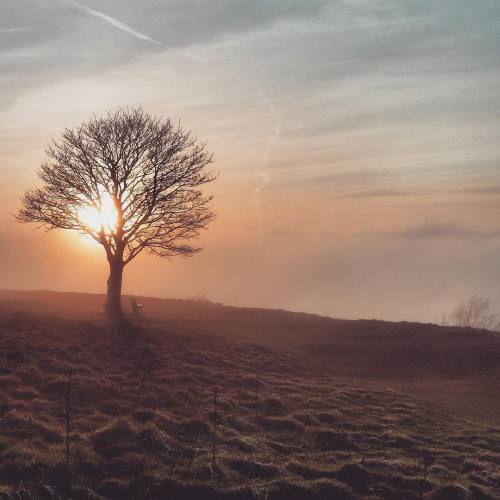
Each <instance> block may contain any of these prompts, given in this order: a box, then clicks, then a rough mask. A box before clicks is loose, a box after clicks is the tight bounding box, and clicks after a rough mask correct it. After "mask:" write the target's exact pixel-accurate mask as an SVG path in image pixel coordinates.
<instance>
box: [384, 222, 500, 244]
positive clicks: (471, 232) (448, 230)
mask: <svg viewBox="0 0 500 500" xmlns="http://www.w3.org/2000/svg"><path fill="white" fill-rule="evenodd" d="M386 234H390V235H392V236H395V237H398V238H406V239H424V240H427V239H437V238H457V239H463V238H474V239H492V238H499V237H500V230H497V231H484V230H480V229H476V228H473V227H466V226H460V225H457V224H447V223H433V222H428V223H424V224H420V225H418V226H415V227H411V228H409V229H404V230H402V231H395V232H392V233H386Z"/></svg>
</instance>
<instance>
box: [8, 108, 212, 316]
mask: <svg viewBox="0 0 500 500" xmlns="http://www.w3.org/2000/svg"><path fill="white" fill-rule="evenodd" d="M46 154H47V156H48V160H47V161H46V162H44V163H42V165H41V167H40V170H39V173H38V174H39V177H40V179H41V180H42V181H43V186H42V187H41V188H38V189H34V190H32V191H28V192H27V193H25V194H24V196H23V198H22V203H23V206H22V208H21V210H20V211H19V212H18V214H17V216H16V217H17V219H18V220H19V221H21V222H35V223H39V224H40V225H41V226H43V227H45V228H46V229H48V230H51V229H73V230H76V231H79V232H80V233H84V234H86V235H89V236H90V237H91V238H93V239H94V240H95V241H96V242H98V243H99V244H101V245H102V246H103V247H104V250H105V252H106V257H107V260H108V262H109V278H108V286H107V300H106V310H107V312H108V313H109V314H110V315H111V316H113V317H117V316H121V315H122V308H121V289H122V276H123V269H124V267H125V266H126V265H127V264H128V263H129V262H130V261H132V260H133V259H134V258H135V257H137V255H139V253H140V252H142V251H143V250H147V251H149V252H151V253H153V254H156V255H159V256H161V257H172V256H175V255H183V256H190V255H192V254H193V253H195V252H197V251H198V250H200V249H199V248H195V247H193V246H191V245H189V243H188V241H189V240H190V239H191V238H195V237H197V236H198V235H199V232H200V230H201V229H203V228H205V227H206V225H207V224H208V222H210V221H211V220H212V219H213V218H214V214H213V213H212V211H211V210H210V201H211V197H210V196H205V195H204V194H203V193H202V192H201V190H200V189H199V188H200V186H202V185H204V184H207V183H209V182H211V181H213V180H214V179H215V175H213V174H212V173H210V172H208V171H207V169H206V167H207V165H209V164H210V163H211V162H212V156H211V155H210V154H208V153H207V151H206V149H205V144H203V143H199V142H198V141H197V139H196V138H195V137H193V136H192V135H191V133H190V132H186V131H184V130H183V129H182V128H181V126H180V125H174V124H173V123H172V122H171V121H170V120H169V119H160V118H157V117H153V116H150V115H148V114H147V113H145V112H144V111H143V110H142V109H141V108H136V109H128V108H127V109H121V110H119V111H117V112H115V113H108V114H107V115H105V116H104V117H96V116H93V117H92V118H91V119H90V120H89V121H87V122H84V123H82V124H81V125H80V126H79V127H77V128H75V129H66V130H65V131H64V132H63V134H62V139H61V140H60V141H59V142H55V141H53V142H52V144H51V145H50V146H49V147H48V148H47V150H46Z"/></svg>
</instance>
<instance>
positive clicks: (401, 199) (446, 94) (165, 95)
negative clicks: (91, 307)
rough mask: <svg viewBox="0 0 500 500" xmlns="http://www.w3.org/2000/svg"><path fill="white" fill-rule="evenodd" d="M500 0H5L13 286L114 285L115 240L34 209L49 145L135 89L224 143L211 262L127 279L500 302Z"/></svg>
mask: <svg viewBox="0 0 500 500" xmlns="http://www.w3.org/2000/svg"><path fill="white" fill-rule="evenodd" d="M499 19H500V2H498V1H497V0H482V1H481V2H470V1H469V0H441V1H439V2H436V1H433V0H415V1H410V0H272V1H270V0H252V1H251V2H249V1H247V0H210V1H208V0H205V1H204V0H143V1H141V2H138V1H133V0H82V2H80V1H75V0H3V1H2V2H1V4H0V90H1V92H0V252H1V254H0V257H1V258H0V288H9V289H52V290H77V291H88V292H104V290H105V280H106V277H107V276H106V275H107V269H106V266H107V263H106V261H105V257H104V253H103V251H102V249H100V248H99V247H98V246H97V245H96V244H93V243H91V242H89V241H86V240H85V239H84V238H82V237H81V236H79V235H75V234H70V233H67V232H63V231H59V232H57V231H54V232H48V233H46V232H44V231H40V230H36V228H35V227H33V226H29V225H20V224H18V223H17V222H16V221H15V220H14V218H13V216H12V214H13V213H15V212H16V210H17V209H18V208H19V207H20V202H19V198H20V196H21V195H22V193H23V192H24V191H25V190H26V189H28V188H31V187H34V186H36V185H37V183H38V180H37V177H36V170H37V168H38V166H39V164H40V163H41V162H42V161H43V160H44V158H45V153H44V149H45V147H46V146H47V145H48V144H49V142H50V141H51V139H57V138H58V137H59V136H60V134H61V132H62V131H63V130H64V128H65V127H74V126H77V125H78V124H79V123H80V122H82V121H83V120H86V119H87V118H89V117H90V116H91V115H92V114H94V113H95V114H103V113H106V112H108V111H114V110H116V109H118V108H120V107H124V106H143V107H144V108H145V109H146V111H148V112H150V113H152V114H155V115H162V116H167V117H170V118H171V119H173V120H175V121H177V120H180V122H181V124H182V126H183V127H184V128H186V129H189V130H192V131H193V133H194V134H195V135H196V136H198V137H199V138H200V140H203V141H206V142H207V148H208V149H209V150H210V151H211V152H212V153H213V154H214V159H215V162H214V165H213V169H214V170H215V171H216V172H218V174H219V177H218V179H217V181H216V182H215V183H213V184H212V185H210V187H209V188H208V191H209V193H210V194H213V195H214V197H215V198H214V209H215V211H216V212H217V214H218V217H217V220H216V221H215V222H214V223H212V224H211V226H210V228H209V229H208V230H207V231H206V232H204V233H203V235H202V237H201V239H200V241H199V242H198V243H199V244H200V245H201V246H202V247H203V248H204V250H203V251H202V252H201V253H199V254H197V255H196V256H195V257H192V258H190V259H182V258H179V259H175V260H171V261H168V260H165V259H160V258H158V257H154V256H150V255H141V256H140V257H139V258H138V259H136V260H135V261H134V262H132V263H131V264H130V266H128V267H127V268H126V270H125V280H124V291H125V293H131V294H140V295H153V296H159V297H177V298H184V297H193V296H205V297H207V298H209V299H210V300H213V301H219V302H223V303H225V304H231V305H242V306H262V307H279V308H285V309H291V310H297V311H307V312H314V313H320V314H325V315H329V316H334V317H343V318H361V317H362V318H382V319H390V320H418V321H434V322H438V321H440V319H441V316H442V314H443V313H446V312H447V311H449V310H450V309H452V308H453V307H454V306H455V305H456V304H457V303H459V302H460V301H461V300H463V299H465V298H467V297H469V296H471V295H473V294H479V295H482V296H485V297H488V298H491V299H492V301H493V303H494V304H497V305H498V308H499V309H500V217H499V216H500V140H499V139H500V122H499V120H498V117H499V116H500V100H499V99H498V96H499V95H500V23H499V22H498V20H499Z"/></svg>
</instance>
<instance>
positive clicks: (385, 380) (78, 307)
mask: <svg viewBox="0 0 500 500" xmlns="http://www.w3.org/2000/svg"><path fill="white" fill-rule="evenodd" d="M140 301H141V302H143V303H144V304H145V305H146V308H145V311H146V318H145V319H144V320H143V321H141V322H139V323H136V324H135V325H134V324H129V325H128V326H124V327H121V328H116V327H111V326H109V325H107V324H106V323H104V322H103V321H102V320H101V319H99V317H98V315H97V314H96V311H98V310H99V304H100V302H102V297H100V296H95V295H78V294H55V293H47V292H40V293H28V292H25V293H21V292H17V293H14V292H1V293H0V394H1V398H0V423H1V431H0V492H3V493H0V498H5V499H14V498H15V499H24V498H26V499H29V498H75V499H80V498H82V499H84V498H113V499H115V498H116V499H125V498H134V499H135V498H137V499H191V498H193V499H203V498H209V499H212V498H213V499H216V498H222V499H240V498H241V499H254V498H258V499H269V500H277V499H280V500H281V499H282V500H295V499H309V498H311V499H325V500H326V499H353V498H366V499H368V498H373V499H375V498H378V499H419V498H433V499H488V498H500V494H499V492H500V419H499V413H498V409H499V405H500V402H499V399H500V396H499V394H498V385H497V381H498V380H499V379H500V378H499V370H500V363H499V362H498V360H499V359H500V335H498V334H493V333H489V332H474V331H469V330H458V329H452V328H442V327H438V326H433V325H419V324H410V323H399V324H395V323H384V322H376V321H347V320H333V319H329V318H322V317H319V316H313V315H306V314H295V313H288V312H285V311H266V310H259V309H239V308H229V307H224V306H222V305H214V304H210V303H200V302H192V301H173V300H171V301H166V300H163V301H162V300H160V299H142V298H141V299H140ZM70 372H71V374H72V375H71V376H72V378H71V393H70V406H69V428H70V433H69V436H70V440H69V443H70V447H69V465H66V437H67V427H66V423H67V416H68V412H67V411H66V403H67V391H68V381H69V374H70ZM215 394H217V397H216V403H215V401H214V396H215ZM214 446H215V462H214Z"/></svg>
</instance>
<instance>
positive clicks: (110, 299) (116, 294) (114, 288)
mask: <svg viewBox="0 0 500 500" xmlns="http://www.w3.org/2000/svg"><path fill="white" fill-rule="evenodd" d="M122 277H123V262H121V260H112V261H110V262H109V278H108V295H107V299H106V313H107V314H108V315H109V316H111V317H113V318H118V317H120V316H122V315H123V311H122Z"/></svg>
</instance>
